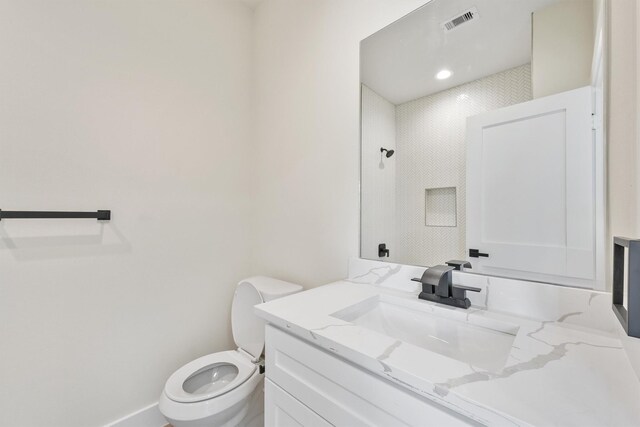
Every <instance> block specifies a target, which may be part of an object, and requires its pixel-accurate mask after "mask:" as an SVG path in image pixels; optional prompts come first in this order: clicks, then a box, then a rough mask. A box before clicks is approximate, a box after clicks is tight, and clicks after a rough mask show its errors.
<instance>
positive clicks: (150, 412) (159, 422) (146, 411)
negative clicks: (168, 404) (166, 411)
mask: <svg viewBox="0 0 640 427" xmlns="http://www.w3.org/2000/svg"><path fill="white" fill-rule="evenodd" d="M168 424H169V422H168V421H167V420H166V419H165V417H163V416H162V414H161V413H160V410H159V409H158V403H153V404H151V405H149V406H146V407H144V408H142V409H140V410H138V411H136V412H134V413H132V414H129V415H126V416H124V417H122V418H120V419H119V420H116V421H114V422H112V423H109V424H107V425H106V426H105V427H164V426H166V425H168Z"/></svg>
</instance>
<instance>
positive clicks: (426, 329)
mask: <svg viewBox="0 0 640 427" xmlns="http://www.w3.org/2000/svg"><path fill="white" fill-rule="evenodd" d="M468 314H469V313H468V312H467V311H466V310H459V309H451V308H448V307H446V308H445V307H439V306H434V305H433V304H427V303H424V302H422V301H412V300H408V299H406V298H398V297H393V296H388V295H380V296H376V297H374V298H370V299H367V300H365V301H362V302H360V303H358V304H355V305H352V306H349V307H347V308H345V309H343V310H340V311H338V312H336V313H334V314H332V316H333V317H336V318H338V319H341V320H344V321H346V322H350V323H352V324H354V325H358V326H360V327H363V328H366V329H369V330H372V331H375V332H378V333H380V334H383V335H386V336H389V337H392V338H395V339H397V340H400V341H404V342H406V343H409V344H413V345H416V346H419V347H422V348H425V349H427V350H430V351H433V352H436V353H438V354H441V355H443V356H447V357H450V358H452V359H456V360H458V361H460V362H464V363H468V364H471V365H473V366H476V367H478V368H481V369H485V370H489V371H492V372H497V371H500V370H501V369H502V368H504V366H505V364H506V362H507V359H508V357H509V353H510V352H511V346H512V345H513V341H514V340H515V337H516V335H517V333H518V326H517V325H513V324H510V323H506V322H501V321H497V320H494V319H490V318H487V317H484V316H479V315H471V316H469V315H468Z"/></svg>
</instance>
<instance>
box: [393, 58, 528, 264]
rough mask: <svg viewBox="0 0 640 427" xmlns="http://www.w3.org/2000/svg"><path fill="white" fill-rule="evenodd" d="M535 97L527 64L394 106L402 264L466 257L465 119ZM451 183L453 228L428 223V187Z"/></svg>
mask: <svg viewBox="0 0 640 427" xmlns="http://www.w3.org/2000/svg"><path fill="white" fill-rule="evenodd" d="M531 97H532V95H531V67H530V65H529V64H525V65H522V66H519V67H516V68H512V69H510V70H505V71H502V72H500V73H496V74H493V75H491V76H487V77H484V78H482V79H479V80H475V81H472V82H469V83H466V84H463V85H460V86H456V87H454V88H451V89H447V90H445V91H442V92H438V93H435V94H432V95H429V96H425V97H422V98H419V99H416V100H414V101H410V102H406V103H404V104H401V105H398V106H396V126H397V133H396V146H397V153H396V154H397V155H396V156H394V157H396V162H397V165H396V170H397V178H396V182H397V190H396V219H397V224H396V236H397V239H398V240H399V241H401V242H402V245H399V247H398V253H399V255H398V256H399V259H402V260H403V262H404V263H406V264H413V265H437V264H442V263H443V262H444V261H447V260H449V259H454V258H458V259H465V258H466V254H465V252H464V251H465V247H466V240H465V239H466V236H465V225H466V215H465V211H466V204H465V200H466V191H465V186H466V185H465V179H466V173H465V169H466V161H465V158H466V140H465V135H466V126H467V120H466V119H467V117H469V116H473V115H475V114H480V113H482V112H485V111H490V110H495V109H497V108H501V107H506V106H509V105H513V104H519V103H521V102H525V101H528V100H530V99H531ZM451 187H453V188H455V198H456V203H455V210H453V209H452V211H454V216H455V217H456V218H455V220H454V221H453V222H447V224H454V223H455V226H440V225H439V224H444V222H443V223H441V222H438V221H436V222H431V221H430V222H429V225H426V224H427V221H426V218H425V216H426V215H425V210H426V207H425V205H426V203H425V198H426V196H425V193H426V190H427V189H441V188H451ZM452 191H453V190H452ZM439 198H441V197H436V198H435V200H438V199H439ZM432 204H433V203H432ZM438 205H441V203H438ZM442 207H443V206H436V207H435V209H429V211H432V212H433V211H435V212H438V211H439V210H440V209H442ZM434 224H437V225H436V226H434Z"/></svg>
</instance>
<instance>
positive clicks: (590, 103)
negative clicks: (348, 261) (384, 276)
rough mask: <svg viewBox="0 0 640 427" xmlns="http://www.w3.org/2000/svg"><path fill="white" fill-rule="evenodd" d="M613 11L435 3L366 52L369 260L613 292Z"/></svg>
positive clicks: (376, 37)
mask: <svg viewBox="0 0 640 427" xmlns="http://www.w3.org/2000/svg"><path fill="white" fill-rule="evenodd" d="M602 9H603V6H602V1H601V0H432V1H431V2H429V3H427V4H426V5H424V6H423V7H421V8H420V9H418V10H416V11H414V12H412V13H411V14H409V15H407V16H405V17H404V18H402V19H400V20H398V21H396V22H394V23H393V24H391V25H389V26H388V27H385V28H384V29H382V30H380V31H378V32H377V33H375V34H373V35H372V36H370V37H368V38H366V39H365V40H363V41H362V43H361V47H360V63H361V188H362V192H361V202H362V204H361V212H362V213H361V242H360V244H361V257H362V258H367V259H375V260H383V261H391V262H397V263H402V264H411V265H420V266H433V265H437V264H443V263H445V262H446V261H448V260H451V259H459V260H468V261H470V262H471V264H472V269H471V270H470V271H469V272H473V273H480V274H491V275H495V276H503V277H515V278H521V279H527V280H538V281H543V282H549V283H557V284H563V285H571V286H580V287H588V288H596V289H603V288H604V263H605V256H604V251H605V227H604V224H605V219H604V212H605V206H604V200H605V197H604V189H603V183H604V166H603V165H604V154H603V153H604V147H603V146H604V142H603V136H602V124H601V123H602V116H603V114H602V113H603V107H602V105H603V101H602V99H603V93H602V91H603V85H602V81H603V76H602V73H603V72H602V70H603V64H602V57H603V47H602V46H603V42H602V34H603V33H604V32H603V30H602V22H603V16H602V15H603V12H602Z"/></svg>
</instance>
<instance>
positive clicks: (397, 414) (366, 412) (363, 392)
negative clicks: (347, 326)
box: [265, 325, 477, 427]
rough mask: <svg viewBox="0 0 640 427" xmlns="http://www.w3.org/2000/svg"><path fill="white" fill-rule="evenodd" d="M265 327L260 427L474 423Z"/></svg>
mask: <svg viewBox="0 0 640 427" xmlns="http://www.w3.org/2000/svg"><path fill="white" fill-rule="evenodd" d="M266 328H267V329H266V376H267V380H266V383H265V427H276V426H277V427H287V426H295V425H303V426H329V425H335V426H349V427H357V426H385V427H390V426H429V425H433V426H469V425H477V424H476V423H474V422H473V421H472V420H470V419H468V418H466V417H463V416H461V415H459V414H457V413H455V412H453V411H451V410H449V409H448V408H445V407H443V406H440V405H438V404H436V403H434V402H431V401H429V400H427V399H426V398H424V397H422V396H419V395H417V394H416V393H412V392H411V391H409V390H405V389H402V388H401V387H399V386H397V385H395V384H393V383H391V382H390V381H387V380H385V379H383V378H380V377H378V376H376V375H374V374H371V373H369V372H367V371H365V370H363V369H361V368H358V367H357V366H355V365H353V364H351V363H350V362H347V361H345V360H343V359H341V358H340V357H338V356H336V355H333V354H331V353H329V352H327V351H325V350H323V349H321V348H319V347H316V346H315V345H313V344H310V343H307V342H306V341H304V340H301V339H299V338H297V337H294V336H293V335H291V334H289V333H287V332H284V331H282V330H280V329H278V328H276V327H274V326H271V325H268V326H267V327H266Z"/></svg>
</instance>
